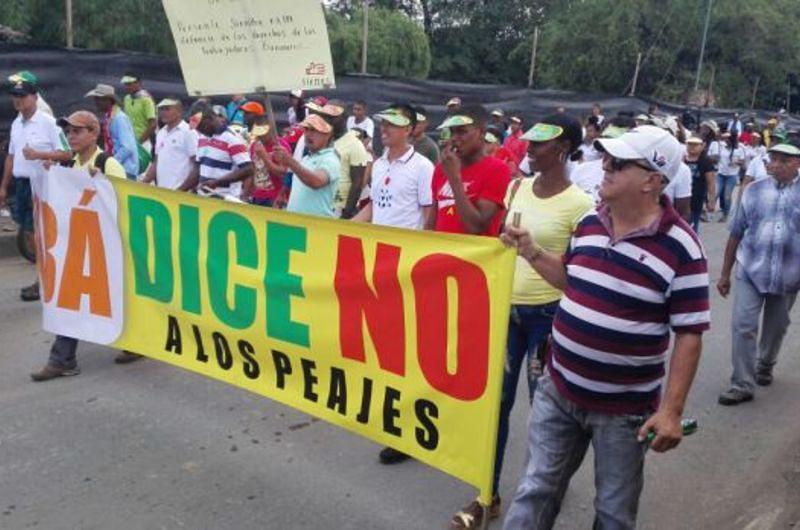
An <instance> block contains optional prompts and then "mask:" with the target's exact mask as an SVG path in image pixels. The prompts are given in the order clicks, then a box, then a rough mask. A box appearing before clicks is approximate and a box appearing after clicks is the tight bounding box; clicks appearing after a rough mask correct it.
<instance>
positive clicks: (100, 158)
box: [94, 151, 109, 175]
mask: <svg viewBox="0 0 800 530" xmlns="http://www.w3.org/2000/svg"><path fill="white" fill-rule="evenodd" d="M108 159H109V156H108V153H106V152H105V151H103V152H102V153H100V154H99V155H97V158H95V159H94V167H96V168H97V169H99V170H100V173H102V174H103V175H105V174H106V162H107V161H108Z"/></svg>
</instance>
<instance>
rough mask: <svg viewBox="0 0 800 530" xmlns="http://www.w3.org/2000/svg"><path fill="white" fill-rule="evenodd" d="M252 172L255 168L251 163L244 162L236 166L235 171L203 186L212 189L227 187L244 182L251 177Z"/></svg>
mask: <svg viewBox="0 0 800 530" xmlns="http://www.w3.org/2000/svg"><path fill="white" fill-rule="evenodd" d="M254 172H255V166H254V165H253V163H252V162H244V163H243V164H241V165H239V166H237V167H236V169H234V170H232V171H230V172H229V173H226V174H225V175H224V176H222V177H220V178H218V179H214V180H209V181H208V182H206V184H205V185H206V186H208V187H209V188H212V189H213V188H219V187H225V186H229V185H230V184H233V183H234V182H239V181H240V180H245V179H246V178H248V177H251V176H253V173H254Z"/></svg>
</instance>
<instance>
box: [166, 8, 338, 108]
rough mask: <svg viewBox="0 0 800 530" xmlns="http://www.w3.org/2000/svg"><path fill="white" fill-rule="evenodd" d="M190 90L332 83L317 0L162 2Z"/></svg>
mask: <svg viewBox="0 0 800 530" xmlns="http://www.w3.org/2000/svg"><path fill="white" fill-rule="evenodd" d="M162 2H163V4H164V11H165V12H166V14H167V19H168V20H169V25H170V28H171V29H172V36H173V37H174V39H175V47H176V48H177V50H178V59H180V63H181V70H182V71H183V78H184V80H185V81H186V90H187V91H188V92H189V94H191V95H195V96H199V95H201V94H205V95H212V94H236V93H250V92H266V91H277V90H292V89H295V88H302V89H318V90H319V89H330V88H334V87H335V84H336V80H335V78H334V72H333V60H332V59H331V49H330V44H329V43H328V27H327V26H326V24H325V14H324V13H323V11H322V3H321V2H320V1H319V0H269V1H265V0H162Z"/></svg>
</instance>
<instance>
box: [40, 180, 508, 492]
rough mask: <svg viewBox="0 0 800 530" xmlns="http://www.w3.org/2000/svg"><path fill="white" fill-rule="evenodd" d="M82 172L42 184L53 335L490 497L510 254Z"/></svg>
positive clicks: (497, 247)
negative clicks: (263, 406)
mask: <svg viewBox="0 0 800 530" xmlns="http://www.w3.org/2000/svg"><path fill="white" fill-rule="evenodd" d="M56 173H57V174H56ZM79 173H80V172H77V171H76V170H63V169H59V170H58V172H55V171H51V174H50V176H49V177H47V178H46V182H49V183H50V186H48V185H44V186H39V188H40V189H39V192H38V193H39V194H40V197H39V201H40V203H41V204H40V208H39V211H40V212H44V214H40V218H39V223H38V225H39V228H38V230H39V240H40V256H41V258H43V259H40V262H41V263H43V264H45V265H44V267H43V274H42V285H43V290H44V291H45V294H46V295H45V297H44V300H43V303H44V308H45V326H46V327H47V328H48V329H50V330H51V331H54V332H63V331H64V329H63V328H60V327H59V322H61V321H64V319H69V318H70V315H74V316H75V317H76V320H80V325H82V326H83V327H82V328H80V331H79V333H80V334H81V336H80V337H78V338H81V339H86V340H93V341H95V342H102V343H107V344H112V345H113V346H115V347H118V348H123V349H128V350H133V351H136V352H139V353H142V354H144V355H147V356H148V357H152V358H154V359H158V360H160V361H163V362H166V363H169V364H173V365H176V366H180V367H182V368H185V369H188V370H191V371H193V372H197V373H201V374H204V375H206V376H208V377H212V378H214V379H218V380H220V381H225V382H227V383H230V384H232V385H235V386H237V387H240V388H244V389H247V390H250V391H252V392H255V393H257V394H261V395H263V396H266V397H269V398H271V399H274V400H277V401H279V402H281V403H284V404H286V405H288V406H290V407H293V408H296V409H299V410H301V411H304V412H306V413H308V414H311V415H313V416H316V417H319V418H322V419H324V420H327V421H329V422H330V423H333V424H336V425H340V426H342V427H344V428H346V429H349V430H350V431H353V432H355V433H357V434H359V435H361V436H365V437H367V438H370V439H372V440H374V441H376V442H378V443H380V444H385V445H388V446H392V447H394V448H396V449H399V450H401V451H403V452H406V453H408V454H410V455H411V456H413V457H414V458H416V459H418V460H420V461H422V462H425V463H427V464H430V465H431V466H433V467H435V468H438V469H441V470H442V471H445V472H447V473H449V474H451V475H453V476H455V477H457V478H459V479H461V480H463V481H465V482H467V483H469V484H472V485H474V486H476V487H477V488H479V490H480V492H481V496H482V499H483V500H484V501H486V502H488V501H489V500H490V498H491V483H492V473H493V464H494V452H495V444H496V436H497V418H498V411H499V401H500V392H501V383H502V378H503V363H504V357H505V339H506V331H507V326H508V313H509V304H510V291H511V280H512V273H513V266H514V253H513V252H512V251H510V250H508V249H505V248H504V247H503V246H502V244H501V243H500V242H499V241H498V240H496V239H492V238H483V237H465V236H457V235H444V234H434V233H430V232H417V231H409V230H399V229H392V228H384V227H377V226H372V225H364V224H358V223H354V222H347V221H339V220H331V219H323V218H318V217H308V216H303V215H296V214H290V213H286V212H283V211H277V210H273V209H268V208H261V207H254V206H248V205H241V204H233V203H230V202H226V201H221V200H213V199H207V198H201V197H197V196H195V195H190V194H185V193H177V192H173V191H167V190H163V189H159V188H154V187H148V186H143V185H141V184H136V183H132V182H128V181H122V180H116V179H114V180H112V181H108V180H106V179H100V178H96V179H91V178H89V177H88V175H85V176H83V177H81V176H80V175H79ZM109 190H112V191H113V193H110V192H109ZM76 216H77V218H76ZM93 216H94V217H93ZM76 219H77V220H76ZM92 219H94V221H92ZM93 223H94V224H93ZM95 225H96V226H98V227H99V228H92V226H95ZM93 231H95V232H97V234H95V235H92V232H93ZM115 238H118V239H119V242H120V244H119V245H117V244H116V243H115V242H114V240H115ZM116 248H119V249H121V250H115V249H116ZM48 271H51V272H52V273H51V272H48ZM120 277H121V278H122V281H121V284H122V285H121V288H120V286H119V285H114V281H113V280H115V279H117V278H120ZM104 282H105V284H104ZM120 297H121V299H120ZM64 301H66V302H64ZM62 302H64V303H62ZM70 303H71V304H72V305H70ZM117 308H124V310H123V315H122V316H121V315H119V311H120V310H119V309H117ZM109 322H111V323H113V322H119V323H120V324H121V325H118V326H116V327H115V326H114V325H109V326H105V327H104V326H103V324H104V323H105V324H108V323H109ZM74 325H75V324H74V323H72V322H71V323H70V326H72V327H70V329H72V330H73V332H74V330H76V329H79V328H76V327H74ZM115 330H116V331H115ZM95 333H97V334H102V336H100V335H97V336H95Z"/></svg>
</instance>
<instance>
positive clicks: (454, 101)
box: [445, 97, 461, 116]
mask: <svg viewBox="0 0 800 530" xmlns="http://www.w3.org/2000/svg"><path fill="white" fill-rule="evenodd" d="M445 107H447V115H448V116H453V115H455V114H457V113H458V111H460V110H461V98H459V97H453V98H450V99H449V100H448V101H447V104H446V105H445Z"/></svg>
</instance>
